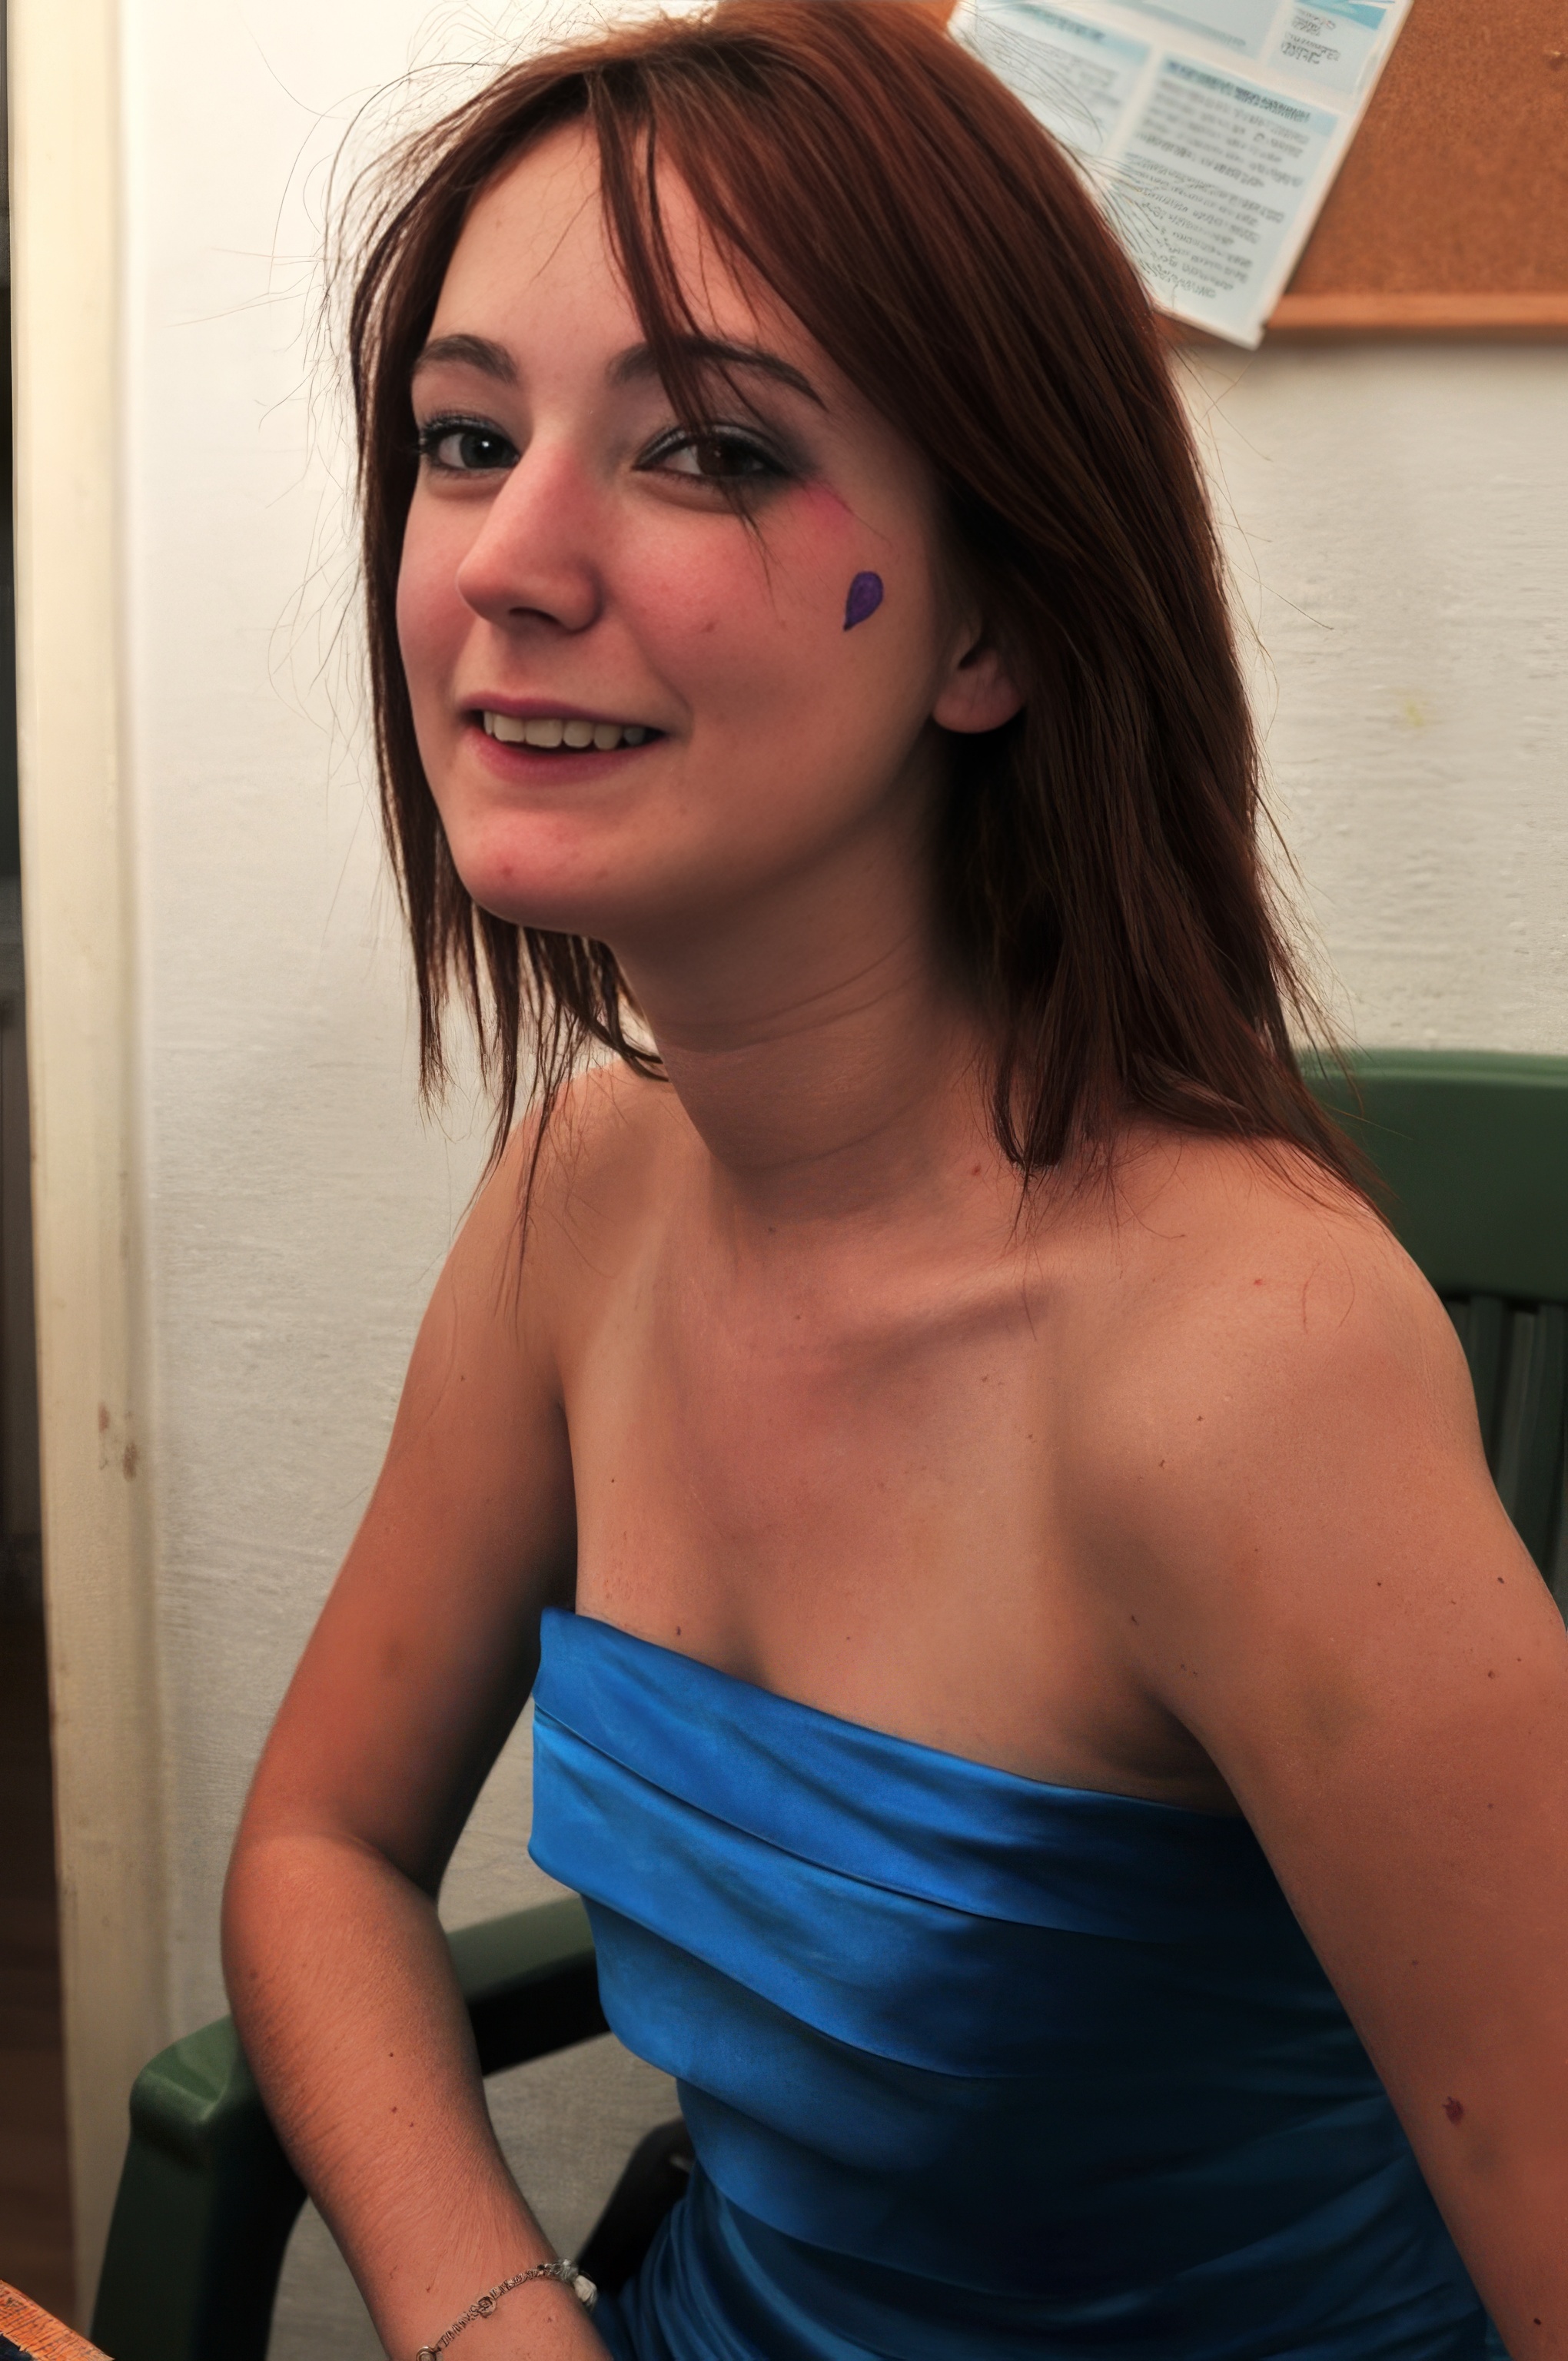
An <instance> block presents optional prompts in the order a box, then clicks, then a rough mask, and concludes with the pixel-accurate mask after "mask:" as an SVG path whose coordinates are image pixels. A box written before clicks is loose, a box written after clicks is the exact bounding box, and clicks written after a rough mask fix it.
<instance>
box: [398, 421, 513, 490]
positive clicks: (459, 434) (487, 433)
mask: <svg viewBox="0 0 1568 2361" xmlns="http://www.w3.org/2000/svg"><path fill="white" fill-rule="evenodd" d="M419 453H420V456H421V458H422V459H423V460H425V461H427V462H428V464H429V465H430V466H431V467H439V468H440V469H441V470H442V472H443V473H444V474H445V475H450V476H480V475H488V474H493V473H495V472H496V471H497V470H498V469H500V468H505V467H512V466H513V465H514V464H515V463H516V459H517V446H516V445H515V444H512V443H509V442H508V440H507V438H506V436H505V435H504V434H498V433H497V431H496V429H495V428H494V427H493V426H482V425H477V424H476V423H474V422H473V421H472V420H471V419H464V418H433V419H432V420H431V421H430V423H429V424H428V425H426V426H422V427H421V428H420V430H419Z"/></svg>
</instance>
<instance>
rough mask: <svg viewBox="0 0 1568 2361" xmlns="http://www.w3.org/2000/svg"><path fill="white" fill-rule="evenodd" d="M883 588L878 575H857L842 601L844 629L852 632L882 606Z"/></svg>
mask: <svg viewBox="0 0 1568 2361" xmlns="http://www.w3.org/2000/svg"><path fill="white" fill-rule="evenodd" d="M882 601H883V588H882V576H881V575H880V574H857V575H856V577H855V578H854V580H853V581H852V582H851V583H850V595H849V597H848V598H846V600H845V601H844V629H845V630H846V631H853V630H854V628H855V625H856V624H857V623H863V622H865V621H866V620H867V618H868V617H870V616H872V615H874V614H875V613H876V610H877V609H878V608H879V607H880V606H881V605H882Z"/></svg>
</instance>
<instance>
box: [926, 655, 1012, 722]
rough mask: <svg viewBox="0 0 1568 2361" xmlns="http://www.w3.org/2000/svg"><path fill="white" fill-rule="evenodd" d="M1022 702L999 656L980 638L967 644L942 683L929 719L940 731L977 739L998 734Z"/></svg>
mask: <svg viewBox="0 0 1568 2361" xmlns="http://www.w3.org/2000/svg"><path fill="white" fill-rule="evenodd" d="M1023 702H1024V699H1023V697H1022V696H1021V694H1020V693H1019V691H1018V689H1017V688H1016V687H1015V686H1014V682H1013V676H1012V675H1011V674H1010V673H1009V671H1008V669H1007V667H1006V665H1005V664H1004V663H1003V660H1002V655H1001V653H1000V651H999V650H998V649H996V648H995V647H993V646H992V642H990V641H989V640H988V639H986V638H985V637H984V636H983V634H980V635H977V636H975V637H973V638H971V639H970V640H969V642H968V644H967V645H966V646H965V648H964V650H963V653H961V654H960V655H959V656H957V657H956V658H955V659H954V661H953V664H952V666H951V668H950V669H949V671H948V677H947V679H946V680H945V681H944V682H943V683H942V686H941V689H940V691H939V693H938V697H937V702H936V704H935V705H934V706H933V707H932V708H931V719H932V720H933V721H934V722H936V724H937V726H938V729H941V730H962V731H964V732H966V733H968V734H970V735H973V736H978V735H979V734H980V732H981V730H1000V729H1001V727H1002V725H1003V722H1004V721H1011V720H1012V719H1013V716H1014V714H1015V713H1016V712H1017V711H1018V709H1019V708H1020V707H1021V706H1022V704H1023Z"/></svg>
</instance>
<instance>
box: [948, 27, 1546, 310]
mask: <svg viewBox="0 0 1568 2361" xmlns="http://www.w3.org/2000/svg"><path fill="white" fill-rule="evenodd" d="M923 5H927V6H929V7H931V8H933V10H934V11H935V13H936V14H938V16H941V17H942V18H943V19H944V20H945V19H946V18H948V16H951V14H952V7H951V5H948V0H923ZM1177 333H1179V334H1181V335H1187V334H1194V335H1195V334H1196V333H1197V332H1196V331H1187V330H1179V331H1178V332H1177ZM1268 333H1269V335H1270V337H1275V336H1291V337H1299V336H1322V335H1330V336H1343V335H1356V334H1358V333H1359V334H1367V335H1390V334H1393V335H1473V336H1474V335H1480V336H1498V337H1506V338H1518V339H1521V340H1524V339H1530V340H1533V339H1552V340H1557V339H1568V0H1415V5H1413V7H1412V8H1411V10H1410V14H1409V19H1408V20H1407V22H1406V25H1405V27H1404V30H1403V31H1402V32H1401V34H1400V36H1399V38H1398V41H1397V42H1396V43H1395V45H1394V49H1393V52H1392V54H1391V56H1390V58H1389V60H1388V63H1387V67H1386V68H1385V70H1384V73H1383V76H1382V79H1381V81H1380V82H1379V83H1378V85H1377V89H1376V93H1374V96H1373V99H1372V103H1371V105H1370V106H1369V107H1368V109H1367V112H1366V115H1365V120H1364V122H1363V123H1362V126H1361V128H1360V130H1359V131H1358V132H1357V133H1356V136H1355V138H1354V141H1353V142H1352V145H1351V148H1350V150H1349V153H1348V154H1347V156H1346V158H1345V160H1344V163H1343V166H1342V168H1341V170H1340V173H1339V177H1338V179H1337V180H1336V181H1335V182H1334V185H1333V187H1332V189H1331V191H1330V192H1329V195H1328V199H1327V202H1326V203H1325V204H1324V206H1323V209H1322V212H1321V214H1320V215H1319V218H1318V223H1317V226H1316V228H1315V229H1314V231H1313V233H1312V236H1311V237H1310V240H1309V241H1308V244H1307V247H1306V248H1305V251H1304V252H1303V254H1302V256H1301V259H1300V261H1299V263H1298V265H1297V268H1296V272H1295V275H1294V277H1293V279H1292V280H1291V282H1290V285H1289V287H1288V291H1286V293H1285V295H1284V296H1283V297H1282V298H1281V299H1280V302H1279V303H1278V305H1277V309H1276V311H1275V312H1274V314H1273V316H1272V318H1271V319H1270V321H1269V324H1268Z"/></svg>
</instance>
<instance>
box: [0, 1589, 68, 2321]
mask: <svg viewBox="0 0 1568 2361" xmlns="http://www.w3.org/2000/svg"><path fill="white" fill-rule="evenodd" d="M0 2279H7V2280H9V2281H10V2283H11V2285H12V2286H13V2287H16V2288H20V2289H21V2290H23V2292H24V2293H25V2294H27V2295H29V2296H31V2297H32V2298H33V2300H34V2301H35V2302H36V2303H39V2304H42V2305H43V2307H44V2309H45V2310H46V2311H48V2312H57V2313H58V2314H59V2315H60V2318H61V2319H65V2320H69V2319H70V2318H71V2313H72V2312H73V2310H74V2308H75V2299H74V2292H73V2290H72V2286H71V2199H70V2191H69V2185H68V2182H67V2178H66V2157H65V2092H64V2084H63V2081H62V2076H61V2070H60V1939H59V1927H58V1920H57V1916H56V1909H55V1888H54V1820H53V1807H52V1802H51V1794H50V1775H49V1691H48V1685H47V1680H46V1675H45V1666H44V1635H43V1619H42V1617H41V1615H40V1614H39V1613H38V1609H37V1608H36V1606H29V1604H28V1603H27V1599H26V1598H25V1596H18V1595H17V1586H16V1584H15V1582H14V1581H12V1582H6V1581H5V1577H4V1576H0Z"/></svg>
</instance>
